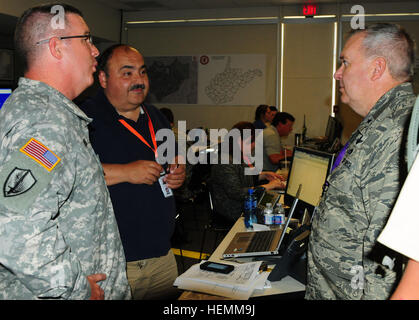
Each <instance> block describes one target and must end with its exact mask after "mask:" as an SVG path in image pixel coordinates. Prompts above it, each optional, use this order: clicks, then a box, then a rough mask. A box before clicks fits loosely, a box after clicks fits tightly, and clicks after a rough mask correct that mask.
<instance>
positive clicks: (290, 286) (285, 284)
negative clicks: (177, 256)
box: [180, 217, 305, 300]
mask: <svg viewBox="0 0 419 320" xmlns="http://www.w3.org/2000/svg"><path fill="white" fill-rule="evenodd" d="M243 219H244V218H243V217H241V218H239V219H238V220H237V221H236V223H235V224H234V225H233V227H232V228H231V229H230V231H229V232H228V234H227V235H226V236H225V238H224V239H223V240H222V241H221V243H220V244H219V246H218V247H217V249H215V251H214V252H213V253H212V255H211V256H210V257H209V259H208V260H209V261H213V262H221V263H223V262H227V261H228V260H222V255H223V253H224V250H225V249H226V248H227V246H228V245H229V243H230V242H231V240H232V238H233V237H234V235H235V234H236V233H237V232H244V231H246V228H245V226H244V221H243ZM237 260H239V261H243V262H246V261H250V260H251V258H240V259H237ZM271 286H272V287H271V288H266V289H264V290H255V291H254V292H253V294H252V296H251V297H261V296H269V295H278V294H285V293H294V292H301V291H304V290H305V286H304V285H303V284H302V283H300V282H299V281H297V280H295V279H294V278H292V277H290V276H286V277H285V278H283V279H281V280H280V281H275V282H271ZM189 295H190V293H189V292H184V293H183V294H182V295H181V297H180V299H181V300H183V299H194V300H196V299H203V300H206V299H211V298H209V297H210V296H205V297H203V296H200V294H195V295H192V296H191V298H188V296H189ZM226 299H227V298H226Z"/></svg>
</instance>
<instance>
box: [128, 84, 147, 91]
mask: <svg viewBox="0 0 419 320" xmlns="http://www.w3.org/2000/svg"><path fill="white" fill-rule="evenodd" d="M137 89H143V90H144V89H145V85H144V84H134V85H133V86H132V87H131V88H130V89H129V91H132V90H137Z"/></svg>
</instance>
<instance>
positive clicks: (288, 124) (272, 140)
mask: <svg viewBox="0 0 419 320" xmlns="http://www.w3.org/2000/svg"><path fill="white" fill-rule="evenodd" d="M294 121H295V118H294V117H293V116H292V115H291V114H289V113H287V112H278V113H277V114H276V115H275V117H274V118H273V120H272V123H271V125H270V126H268V127H267V128H266V129H264V130H263V170H266V171H276V170H278V169H279V163H280V161H282V160H284V159H285V158H287V157H288V158H291V157H292V151H291V150H287V149H285V148H284V147H283V146H282V145H281V137H287V136H288V135H289V134H290V133H291V131H292V127H293V125H294Z"/></svg>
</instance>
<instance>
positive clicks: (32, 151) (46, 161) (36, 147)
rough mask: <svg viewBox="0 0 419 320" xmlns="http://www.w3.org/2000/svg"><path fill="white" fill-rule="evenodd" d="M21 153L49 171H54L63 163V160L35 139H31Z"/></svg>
mask: <svg viewBox="0 0 419 320" xmlns="http://www.w3.org/2000/svg"><path fill="white" fill-rule="evenodd" d="M20 151H21V152H23V153H24V154H26V155H27V156H28V157H30V158H32V159H33V160H35V161H36V162H38V163H39V164H40V165H41V166H43V167H44V168H45V169H47V170H48V171H51V170H52V169H54V167H55V166H56V165H57V164H58V163H59V162H60V161H61V159H60V158H59V157H58V156H57V155H56V154H55V153H54V152H52V151H51V150H50V149H48V148H47V147H46V146H44V145H43V144H42V143H40V142H39V141H37V140H35V139H34V138H31V139H30V140H29V141H28V142H27V143H26V144H25V145H24V146H23V147H22V148H21V149H20Z"/></svg>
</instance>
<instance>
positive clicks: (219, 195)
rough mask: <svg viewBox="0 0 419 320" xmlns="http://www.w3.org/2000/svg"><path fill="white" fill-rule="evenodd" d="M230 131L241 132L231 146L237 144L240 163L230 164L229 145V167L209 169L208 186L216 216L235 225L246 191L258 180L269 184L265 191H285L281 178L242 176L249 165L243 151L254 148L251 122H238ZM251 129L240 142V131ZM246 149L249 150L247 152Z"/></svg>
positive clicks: (269, 173) (220, 165)
mask: <svg viewBox="0 0 419 320" xmlns="http://www.w3.org/2000/svg"><path fill="white" fill-rule="evenodd" d="M233 129H238V130H239V131H240V135H241V138H239V141H234V142H233V143H235V144H238V146H239V148H240V150H241V152H242V163H241V164H234V163H233V161H231V160H232V150H233V145H232V144H230V154H229V159H230V163H228V164H216V165H213V166H212V168H211V184H212V189H213V197H214V207H215V208H216V211H217V213H218V214H220V215H221V216H222V217H224V218H226V220H228V221H231V222H232V223H234V221H236V220H237V219H238V218H239V217H240V215H241V213H242V211H243V203H244V198H245V196H246V194H247V190H248V188H252V187H253V186H255V185H257V182H258V180H262V179H263V180H268V183H266V184H264V185H262V186H261V187H264V188H265V189H266V190H272V189H284V188H285V182H284V181H283V180H282V178H281V176H280V175H278V174H276V173H274V172H261V173H260V174H259V175H245V168H247V167H249V165H250V164H248V163H246V161H245V159H247V158H248V157H246V154H245V150H246V148H245V147H244V145H245V144H250V150H253V149H254V146H255V132H256V131H255V127H254V125H253V124H252V123H250V122H239V123H237V124H235V125H234V126H233ZM244 129H250V130H251V136H250V137H249V138H248V139H245V140H244V141H243V130H244ZM247 149H249V148H247Z"/></svg>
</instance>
